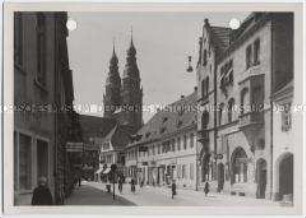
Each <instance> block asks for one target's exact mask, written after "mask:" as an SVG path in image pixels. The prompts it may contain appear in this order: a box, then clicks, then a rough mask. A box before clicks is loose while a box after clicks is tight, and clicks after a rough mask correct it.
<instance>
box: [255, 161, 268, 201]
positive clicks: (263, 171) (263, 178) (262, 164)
mask: <svg viewBox="0 0 306 218" xmlns="http://www.w3.org/2000/svg"><path fill="white" fill-rule="evenodd" d="M256 168H257V172H256V173H257V193H256V196H257V198H265V197H266V186H267V162H266V161H265V160H264V159H259V160H258V161H257V166H256Z"/></svg>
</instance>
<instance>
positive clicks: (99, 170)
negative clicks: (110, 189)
mask: <svg viewBox="0 0 306 218" xmlns="http://www.w3.org/2000/svg"><path fill="white" fill-rule="evenodd" d="M102 171H103V168H100V169H98V170H97V171H96V172H95V174H100V173H101V172H102Z"/></svg>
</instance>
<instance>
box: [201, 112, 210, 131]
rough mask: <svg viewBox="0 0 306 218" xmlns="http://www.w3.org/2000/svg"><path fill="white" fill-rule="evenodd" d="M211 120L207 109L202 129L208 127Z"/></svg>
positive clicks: (203, 115) (204, 113) (203, 117)
mask: <svg viewBox="0 0 306 218" xmlns="http://www.w3.org/2000/svg"><path fill="white" fill-rule="evenodd" d="M208 122H209V113H208V112H207V111H204V112H203V114H202V129H207V126H208Z"/></svg>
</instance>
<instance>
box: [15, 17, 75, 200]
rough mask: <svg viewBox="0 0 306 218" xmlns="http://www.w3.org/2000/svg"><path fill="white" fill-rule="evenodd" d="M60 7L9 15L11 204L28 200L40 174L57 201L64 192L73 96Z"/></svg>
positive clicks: (64, 20)
mask: <svg viewBox="0 0 306 218" xmlns="http://www.w3.org/2000/svg"><path fill="white" fill-rule="evenodd" d="M66 21H67V13H65V12H48V13H45V12H15V14H14V104H15V106H16V111H15V112H14V191H15V193H14V194H15V195H14V196H15V202H14V203H15V204H16V205H25V204H31V196H32V191H33V189H34V188H35V187H36V186H37V179H38V178H39V177H41V176H45V177H47V178H48V184H49V186H50V189H51V192H52V195H53V198H54V200H55V203H56V204H62V203H63V199H64V196H65V194H66V193H65V189H66V187H65V186H66V182H65V172H66V171H67V170H69V163H67V162H66V160H67V158H66V157H67V155H66V152H65V144H66V141H67V139H68V138H67V137H68V133H69V123H70V122H71V116H70V112H71V111H72V102H73V99H74V94H73V83H72V71H71V70H70V68H69V60H68V53H67V43H66V37H67V36H68V30H67V28H66Z"/></svg>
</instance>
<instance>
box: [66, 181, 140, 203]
mask: <svg viewBox="0 0 306 218" xmlns="http://www.w3.org/2000/svg"><path fill="white" fill-rule="evenodd" d="M65 204H66V205H108V206H110V205H112V206H116V205H118V206H133V205H135V204H134V203H132V202H131V201H128V200H126V199H124V198H122V197H119V196H117V197H116V199H115V200H113V196H112V194H110V193H107V192H105V191H102V190H101V189H97V188H95V187H93V186H91V185H89V184H88V183H83V184H82V186H81V187H76V188H75V189H74V190H73V192H72V194H71V196H70V197H69V198H68V199H67V200H66V203H65Z"/></svg>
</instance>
